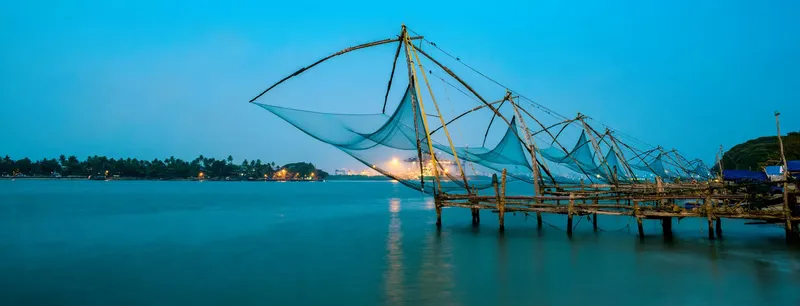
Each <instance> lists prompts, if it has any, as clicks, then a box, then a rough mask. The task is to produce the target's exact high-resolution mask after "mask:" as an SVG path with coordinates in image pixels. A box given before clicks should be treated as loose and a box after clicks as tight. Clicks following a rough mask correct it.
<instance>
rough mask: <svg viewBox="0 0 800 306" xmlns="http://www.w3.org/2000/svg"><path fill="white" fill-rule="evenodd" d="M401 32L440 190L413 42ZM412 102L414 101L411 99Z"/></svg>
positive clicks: (439, 189)
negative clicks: (413, 55) (413, 56)
mask: <svg viewBox="0 0 800 306" xmlns="http://www.w3.org/2000/svg"><path fill="white" fill-rule="evenodd" d="M403 29H405V25H403ZM403 33H405V34H404V35H403V36H404V37H403V38H404V42H405V43H404V44H405V46H406V62H407V63H408V65H409V67H408V69H409V70H411V76H412V81H413V83H412V84H414V89H416V94H417V95H416V99H412V100H416V103H417V106H419V113H420V114H421V115H420V117H422V120H421V121H422V127H423V131H424V132H425V138H426V140H427V143H428V154H430V156H431V168H433V179H434V180H435V181H436V187H438V192H442V183H441V179H440V177H439V170H438V165H437V164H438V162H437V161H436V152H435V151H434V150H433V140H432V139H431V133H430V129H428V116H427V115H425V114H426V112H425V103H423V102H422V91H421V90H420V89H419V79H418V78H417V69H416V68H415V67H414V65H413V62H414V60H413V59H412V58H411V56H412V51H411V50H412V47H413V46H414V44H412V43H411V40H410V39H409V38H410V37H409V36H408V32H407V31H403ZM417 61H419V59H417ZM412 103H414V102H413V101H412ZM416 116H417V114H414V117H415V118H416ZM419 162H420V163H421V162H422V160H420V161H419ZM462 173H463V171H462Z"/></svg>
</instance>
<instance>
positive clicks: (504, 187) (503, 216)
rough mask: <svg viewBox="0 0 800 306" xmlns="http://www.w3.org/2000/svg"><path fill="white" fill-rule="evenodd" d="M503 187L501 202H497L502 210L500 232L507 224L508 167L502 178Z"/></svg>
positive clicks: (504, 170)
mask: <svg viewBox="0 0 800 306" xmlns="http://www.w3.org/2000/svg"><path fill="white" fill-rule="evenodd" d="M500 184H501V187H500V202H498V203H497V206H498V209H499V210H500V213H499V214H498V215H499V218H500V232H503V231H505V230H506V224H505V213H506V169H503V177H502V178H501V183H500Z"/></svg>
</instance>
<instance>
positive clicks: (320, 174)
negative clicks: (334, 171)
mask: <svg viewBox="0 0 800 306" xmlns="http://www.w3.org/2000/svg"><path fill="white" fill-rule="evenodd" d="M284 169H285V170H286V171H287V172H288V173H290V175H291V177H295V178H306V177H314V178H317V179H325V178H326V177H328V173H327V172H325V171H322V170H317V168H316V167H314V164H311V163H291V164H286V165H284V166H283V167H281V169H280V170H284ZM312 173H313V174H314V175H313V176H312V175H311V174H312Z"/></svg>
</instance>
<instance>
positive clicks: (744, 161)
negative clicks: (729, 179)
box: [714, 132, 800, 171]
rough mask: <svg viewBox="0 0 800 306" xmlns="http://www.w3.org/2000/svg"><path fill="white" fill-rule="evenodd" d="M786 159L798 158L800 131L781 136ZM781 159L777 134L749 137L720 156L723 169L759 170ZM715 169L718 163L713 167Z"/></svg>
mask: <svg viewBox="0 0 800 306" xmlns="http://www.w3.org/2000/svg"><path fill="white" fill-rule="evenodd" d="M781 138H782V140H783V150H784V154H786V159H787V160H798V159H800V133H798V132H790V133H789V134H787V135H786V136H783V137H781ZM780 161H781V151H780V146H779V145H778V137H777V136H765V137H759V138H756V139H750V140H748V141H745V142H743V143H740V144H738V145H735V146H733V147H732V148H731V149H730V150H728V151H727V152H725V154H723V157H722V165H723V166H724V169H726V170H729V169H739V170H753V171H760V170H761V169H762V167H764V166H769V165H777V164H779V163H780ZM714 169H715V171H716V169H719V168H718V165H717V166H715V167H714Z"/></svg>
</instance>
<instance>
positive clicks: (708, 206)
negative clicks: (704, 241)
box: [703, 192, 714, 240]
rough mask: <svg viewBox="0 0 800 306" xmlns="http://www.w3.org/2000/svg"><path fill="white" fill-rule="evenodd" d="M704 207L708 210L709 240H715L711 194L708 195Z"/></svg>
mask: <svg viewBox="0 0 800 306" xmlns="http://www.w3.org/2000/svg"><path fill="white" fill-rule="evenodd" d="M703 206H705V208H706V216H707V217H708V239H711V240H714V214H713V213H712V210H713V209H712V207H711V193H710V192H709V193H708V194H706V198H705V200H703Z"/></svg>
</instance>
